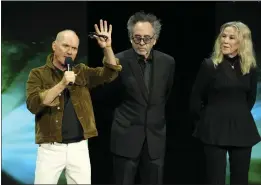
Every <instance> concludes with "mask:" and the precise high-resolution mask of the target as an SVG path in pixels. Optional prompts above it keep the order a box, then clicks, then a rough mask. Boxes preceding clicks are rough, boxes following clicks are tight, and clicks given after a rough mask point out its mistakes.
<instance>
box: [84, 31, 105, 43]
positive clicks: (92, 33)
mask: <svg viewBox="0 0 261 185" xmlns="http://www.w3.org/2000/svg"><path fill="white" fill-rule="evenodd" d="M88 36H89V37H90V38H91V39H95V38H96V37H101V38H103V39H104V40H105V41H107V39H108V37H107V36H106V35H99V34H97V33H95V32H90V33H89V35H88Z"/></svg>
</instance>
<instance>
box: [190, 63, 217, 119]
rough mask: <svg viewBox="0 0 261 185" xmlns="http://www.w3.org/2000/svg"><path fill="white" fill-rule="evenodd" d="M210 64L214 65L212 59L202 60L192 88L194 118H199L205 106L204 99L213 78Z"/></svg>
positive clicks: (191, 103)
mask: <svg viewBox="0 0 261 185" xmlns="http://www.w3.org/2000/svg"><path fill="white" fill-rule="evenodd" d="M208 63H209V64H208ZM210 64H211V65H213V67H214V64H213V62H212V61H209V60H207V59H205V60H204V61H203V62H202V64H201V66H200V69H199V72H198V74H197V76H196V80H195V82H194V85H193V88H192V92H191V95H190V113H191V114H192V116H193V118H199V115H200V111H201V109H202V108H203V106H204V101H203V100H204V99H205V98H206V91H207V87H208V85H209V82H210V79H211V75H210Z"/></svg>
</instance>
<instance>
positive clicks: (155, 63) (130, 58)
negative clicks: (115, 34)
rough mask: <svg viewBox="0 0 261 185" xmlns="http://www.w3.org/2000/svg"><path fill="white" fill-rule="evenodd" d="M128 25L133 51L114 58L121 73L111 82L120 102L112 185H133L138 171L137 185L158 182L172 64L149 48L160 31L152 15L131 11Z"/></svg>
mask: <svg viewBox="0 0 261 185" xmlns="http://www.w3.org/2000/svg"><path fill="white" fill-rule="evenodd" d="M127 26H128V32H129V37H130V42H131V44H132V48H131V49H129V50H126V51H123V52H121V53H118V54H117V55H116V56H117V58H119V60H120V63H121V65H122V71H121V72H120V73H119V77H118V78H117V80H116V81H115V82H114V83H116V84H117V86H116V87H119V88H117V99H118V100H120V101H119V102H118V103H119V104H118V105H117V108H116V110H115V114H114V120H113V124H112V128H111V151H112V152H113V154H114V159H113V160H114V172H115V179H116V183H117V184H124V185H125V184H133V183H134V179H135V175H136V172H137V170H138V169H139V171H140V177H141V180H142V184H162V180H163V165H164V156H165V140H166V124H165V122H166V121H165V105H166V101H167V98H168V96H169V94H170V90H171V88H172V84H173V77H174V70H175V61H174V58H173V57H171V56H169V55H167V54H164V53H162V52H160V51H157V50H153V49H152V48H153V46H154V45H155V44H156V41H157V39H158V38H159V35H160V30H161V23H160V21H159V20H158V19H157V17H156V16H155V15H153V14H145V13H144V12H138V13H135V14H134V15H132V16H131V17H130V19H129V21H128V24H127ZM114 90H115V89H114ZM138 167H139V168H138Z"/></svg>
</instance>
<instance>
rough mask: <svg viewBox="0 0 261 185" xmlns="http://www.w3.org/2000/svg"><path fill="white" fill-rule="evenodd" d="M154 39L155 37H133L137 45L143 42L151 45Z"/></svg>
mask: <svg viewBox="0 0 261 185" xmlns="http://www.w3.org/2000/svg"><path fill="white" fill-rule="evenodd" d="M153 38H154V35H153V36H152V37H150V36H145V37H143V38H142V37H141V36H135V37H132V40H133V42H134V43H135V44H139V43H140V42H141V41H142V40H143V42H144V43H145V44H149V43H151V40H152V39H153Z"/></svg>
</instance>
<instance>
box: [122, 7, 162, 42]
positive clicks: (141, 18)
mask: <svg viewBox="0 0 261 185" xmlns="http://www.w3.org/2000/svg"><path fill="white" fill-rule="evenodd" d="M137 22H149V23H150V24H151V25H152V27H153V29H154V33H155V37H156V39H158V38H159V35H160V31H161V26H162V24H161V23H160V20H159V19H158V18H157V17H156V16H155V15H153V14H146V13H144V12H143V11H140V12H137V13H135V14H134V15H132V16H131V17H130V18H129V20H128V23H127V29H128V33H129V37H130V38H131V37H132V32H133V27H134V26H135V24H136V23H137Z"/></svg>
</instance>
